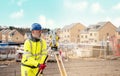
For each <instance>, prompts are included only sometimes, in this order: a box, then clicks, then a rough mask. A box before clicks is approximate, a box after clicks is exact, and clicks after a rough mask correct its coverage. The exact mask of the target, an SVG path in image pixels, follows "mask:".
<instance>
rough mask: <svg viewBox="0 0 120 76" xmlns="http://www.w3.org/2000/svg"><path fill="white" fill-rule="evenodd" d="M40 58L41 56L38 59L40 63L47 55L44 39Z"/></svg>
mask: <svg viewBox="0 0 120 76" xmlns="http://www.w3.org/2000/svg"><path fill="white" fill-rule="evenodd" d="M42 45H43V46H42V52H41V54H42V58H41V61H40V64H43V63H44V61H45V59H46V57H47V55H48V51H47V44H46V41H45V40H42Z"/></svg>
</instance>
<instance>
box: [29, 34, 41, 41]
mask: <svg viewBox="0 0 120 76" xmlns="http://www.w3.org/2000/svg"><path fill="white" fill-rule="evenodd" d="M29 39H30V40H32V41H34V42H38V41H41V39H37V38H35V37H33V36H32V34H31V35H30V38H29Z"/></svg>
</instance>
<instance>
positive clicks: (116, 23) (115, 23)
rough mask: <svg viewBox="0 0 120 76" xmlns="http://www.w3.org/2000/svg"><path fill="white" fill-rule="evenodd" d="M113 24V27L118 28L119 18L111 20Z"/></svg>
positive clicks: (119, 24)
mask: <svg viewBox="0 0 120 76" xmlns="http://www.w3.org/2000/svg"><path fill="white" fill-rule="evenodd" d="M113 24H114V25H115V26H117V27H119V26H120V17H118V18H115V19H114V20H113Z"/></svg>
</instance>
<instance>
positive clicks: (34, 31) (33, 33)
mask: <svg viewBox="0 0 120 76" xmlns="http://www.w3.org/2000/svg"><path fill="white" fill-rule="evenodd" d="M41 32H42V31H41V30H33V31H32V35H33V37H35V38H40V36H41Z"/></svg>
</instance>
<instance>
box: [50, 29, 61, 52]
mask: <svg viewBox="0 0 120 76" xmlns="http://www.w3.org/2000/svg"><path fill="white" fill-rule="evenodd" d="M50 38H51V43H50V45H49V46H50V47H51V49H52V50H53V51H58V41H59V37H58V35H57V33H56V32H55V31H52V35H51V36H50Z"/></svg>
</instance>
